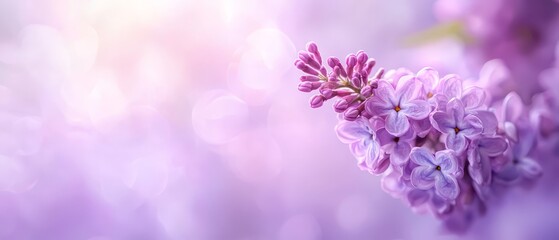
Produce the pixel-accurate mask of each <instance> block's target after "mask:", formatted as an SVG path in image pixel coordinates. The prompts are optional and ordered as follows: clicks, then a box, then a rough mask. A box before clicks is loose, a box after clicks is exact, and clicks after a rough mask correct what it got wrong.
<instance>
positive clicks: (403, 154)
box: [390, 142, 411, 166]
mask: <svg viewBox="0 0 559 240" xmlns="http://www.w3.org/2000/svg"><path fill="white" fill-rule="evenodd" d="M410 152H411V146H410V144H409V143H407V142H398V143H396V144H395V145H394V149H393V150H392V153H390V161H391V162H392V164H394V165H396V166H402V165H404V164H406V163H407V161H408V159H409V156H410Z"/></svg>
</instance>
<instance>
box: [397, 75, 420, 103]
mask: <svg viewBox="0 0 559 240" xmlns="http://www.w3.org/2000/svg"><path fill="white" fill-rule="evenodd" d="M416 91H417V84H416V81H415V78H409V79H407V81H402V80H400V82H399V83H398V89H397V90H396V96H398V97H399V98H400V99H398V100H399V101H398V103H400V104H403V103H407V102H408V101H409V100H411V99H414V98H415V97H416V94H417V92H416Z"/></svg>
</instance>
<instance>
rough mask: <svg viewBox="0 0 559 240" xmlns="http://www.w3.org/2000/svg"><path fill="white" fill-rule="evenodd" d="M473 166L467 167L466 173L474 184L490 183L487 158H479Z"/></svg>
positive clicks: (489, 168) (489, 169)
mask: <svg viewBox="0 0 559 240" xmlns="http://www.w3.org/2000/svg"><path fill="white" fill-rule="evenodd" d="M478 160H479V161H476V163H475V164H472V165H470V166H469V167H468V172H469V174H470V176H471V177H472V179H473V180H474V182H475V183H477V184H479V185H487V184H489V183H490V182H491V164H490V162H489V158H487V157H480V158H479V159H478Z"/></svg>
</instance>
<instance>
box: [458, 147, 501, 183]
mask: <svg viewBox="0 0 559 240" xmlns="http://www.w3.org/2000/svg"><path fill="white" fill-rule="evenodd" d="M507 147H508V145H507V142H506V141H505V139H503V138H502V137H498V136H495V137H481V138H478V139H475V140H473V141H472V143H471V144H470V146H469V148H468V162H469V163H470V166H469V167H468V171H469V173H470V176H471V177H472V180H473V181H474V182H475V183H476V184H478V185H487V184H489V183H490V182H491V171H492V164H491V157H497V156H499V155H502V154H503V152H505V150H506V149H507Z"/></svg>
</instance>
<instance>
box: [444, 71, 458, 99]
mask: <svg viewBox="0 0 559 240" xmlns="http://www.w3.org/2000/svg"><path fill="white" fill-rule="evenodd" d="M441 93H442V94H444V95H446V96H447V97H448V98H453V97H461V96H462V79H460V77H458V76H457V75H454V74H451V75H446V76H444V77H443V78H442V79H441Z"/></svg>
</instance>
